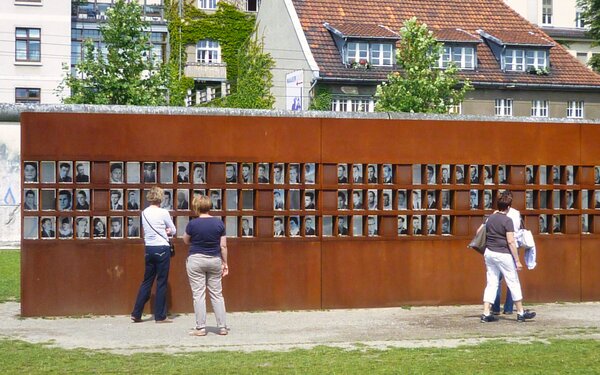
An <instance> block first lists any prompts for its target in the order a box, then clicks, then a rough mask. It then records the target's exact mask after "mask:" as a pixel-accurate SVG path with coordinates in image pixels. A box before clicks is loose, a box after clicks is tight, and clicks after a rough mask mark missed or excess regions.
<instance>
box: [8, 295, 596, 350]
mask: <svg viewBox="0 0 600 375" xmlns="http://www.w3.org/2000/svg"><path fill="white" fill-rule="evenodd" d="M528 308H531V309H533V310H535V311H537V313H538V317H537V318H536V319H534V320H532V321H528V322H526V323H517V322H516V315H501V316H500V320H499V321H498V322H494V323H486V324H482V323H480V322H479V314H480V313H481V307H480V306H479V305H477V306H474V305H470V306H440V307H413V308H411V309H402V308H381V309H353V310H327V311H294V312H260V313H243V312H240V313H229V314H228V316H227V318H228V324H229V326H230V328H231V330H230V334H229V335H228V336H218V335H217V334H216V327H214V326H213V327H209V333H208V335H207V336H205V337H193V336H189V335H188V332H189V330H190V328H191V327H193V325H194V322H193V321H194V317H193V315H191V314H184V315H178V316H175V317H174V322H173V323H172V324H155V323H154V321H153V320H151V319H152V317H151V316H150V315H146V316H144V322H143V323H139V324H133V323H131V321H130V320H129V317H128V316H95V317H82V318H26V319H24V318H21V317H20V316H19V312H20V305H19V304H18V303H14V302H9V303H3V304H0V316H2V317H3V319H2V320H0V336H1V337H8V338H13V339H19V340H24V341H27V342H32V343H41V342H50V343H51V344H52V345H55V346H57V347H61V348H68V349H72V348H86V349H94V350H106V351H109V352H113V353H122V354H130V353H136V352H163V353H164V352H169V353H175V352H195V351H215V350H239V351H256V350H269V351H282V350H289V349H293V348H312V347H314V346H317V345H327V346H332V347H341V348H355V347H357V345H359V346H363V347H364V346H366V347H372V348H388V347H410V348H415V347H455V346H458V345H471V344H477V343H480V342H483V341H486V340H490V339H497V338H503V339H506V340H511V341H512V340H514V341H517V342H528V341H531V340H542V341H543V340H548V339H551V338H559V337H560V338H580V339H583V338H586V339H594V340H600V303H599V302H590V303H561V304H558V303H555V304H541V305H533V306H528ZM209 324H214V316H213V315H210V316H209Z"/></svg>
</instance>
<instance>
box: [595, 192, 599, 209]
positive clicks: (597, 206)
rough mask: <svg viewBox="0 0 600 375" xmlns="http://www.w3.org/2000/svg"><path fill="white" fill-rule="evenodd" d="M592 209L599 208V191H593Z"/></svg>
mask: <svg viewBox="0 0 600 375" xmlns="http://www.w3.org/2000/svg"><path fill="white" fill-rule="evenodd" d="M594 208H595V209H599V208H600V190H594Z"/></svg>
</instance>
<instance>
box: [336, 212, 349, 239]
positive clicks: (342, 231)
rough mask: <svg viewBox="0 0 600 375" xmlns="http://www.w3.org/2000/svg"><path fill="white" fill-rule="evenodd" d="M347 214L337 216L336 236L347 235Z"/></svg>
mask: <svg viewBox="0 0 600 375" xmlns="http://www.w3.org/2000/svg"><path fill="white" fill-rule="evenodd" d="M348 232H349V231H348V216H347V215H342V216H338V217H337V234H338V236H347V235H348Z"/></svg>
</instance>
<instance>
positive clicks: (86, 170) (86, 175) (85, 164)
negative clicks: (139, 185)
mask: <svg viewBox="0 0 600 375" xmlns="http://www.w3.org/2000/svg"><path fill="white" fill-rule="evenodd" d="M139 174H140V172H139V167H138V176H139ZM75 182H77V183H80V184H87V183H89V182H90V162H89V161H76V162H75ZM138 182H139V181H138Z"/></svg>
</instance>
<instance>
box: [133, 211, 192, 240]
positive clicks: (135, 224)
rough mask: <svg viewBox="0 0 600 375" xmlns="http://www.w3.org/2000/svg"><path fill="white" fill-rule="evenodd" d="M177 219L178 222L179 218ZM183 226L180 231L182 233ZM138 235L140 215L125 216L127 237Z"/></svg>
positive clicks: (136, 236)
mask: <svg viewBox="0 0 600 375" xmlns="http://www.w3.org/2000/svg"><path fill="white" fill-rule="evenodd" d="M180 217H181V216H178V217H177V220H178V222H179V218H180ZM184 231H185V227H184V228H183V230H182V231H181V233H184ZM179 232H180V231H179V228H178V229H177V234H179ZM139 237H140V217H139V216H128V217H127V238H139Z"/></svg>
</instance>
